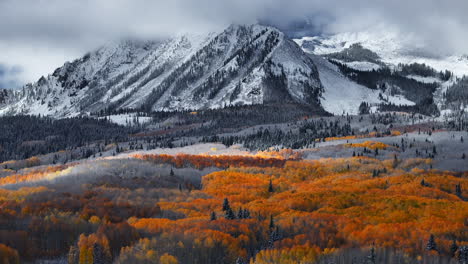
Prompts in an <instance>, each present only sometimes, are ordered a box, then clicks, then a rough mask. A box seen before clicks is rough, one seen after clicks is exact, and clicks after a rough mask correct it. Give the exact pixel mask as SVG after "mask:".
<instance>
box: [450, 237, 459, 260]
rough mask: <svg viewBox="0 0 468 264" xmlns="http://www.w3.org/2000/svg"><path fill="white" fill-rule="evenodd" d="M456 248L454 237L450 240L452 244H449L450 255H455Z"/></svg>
mask: <svg viewBox="0 0 468 264" xmlns="http://www.w3.org/2000/svg"><path fill="white" fill-rule="evenodd" d="M457 250H458V245H457V241H456V240H455V239H454V240H453V241H452V245H450V253H451V254H452V257H455V254H456V253H457Z"/></svg>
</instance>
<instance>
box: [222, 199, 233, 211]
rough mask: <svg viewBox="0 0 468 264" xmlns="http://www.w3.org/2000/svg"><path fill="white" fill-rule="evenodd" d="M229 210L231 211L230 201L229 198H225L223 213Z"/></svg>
mask: <svg viewBox="0 0 468 264" xmlns="http://www.w3.org/2000/svg"><path fill="white" fill-rule="evenodd" d="M228 209H231V206H230V205H229V200H228V198H224V200H223V211H227V210H228Z"/></svg>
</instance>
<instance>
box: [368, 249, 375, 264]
mask: <svg viewBox="0 0 468 264" xmlns="http://www.w3.org/2000/svg"><path fill="white" fill-rule="evenodd" d="M367 264H375V248H374V245H372V247H371V249H370V252H369V255H368V256H367Z"/></svg>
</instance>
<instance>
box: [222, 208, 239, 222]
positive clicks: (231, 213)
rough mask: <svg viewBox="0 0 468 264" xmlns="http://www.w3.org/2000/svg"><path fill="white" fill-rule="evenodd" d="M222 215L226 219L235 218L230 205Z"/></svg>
mask: <svg viewBox="0 0 468 264" xmlns="http://www.w3.org/2000/svg"><path fill="white" fill-rule="evenodd" d="M224 217H225V218H226V219H228V220H234V219H236V215H235V214H234V212H233V211H232V209H231V207H229V208H228V209H227V210H226V212H225V214H224Z"/></svg>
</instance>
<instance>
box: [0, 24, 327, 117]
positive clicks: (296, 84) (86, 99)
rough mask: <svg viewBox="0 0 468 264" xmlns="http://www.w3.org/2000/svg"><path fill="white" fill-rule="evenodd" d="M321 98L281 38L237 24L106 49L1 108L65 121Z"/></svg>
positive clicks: (302, 57) (311, 71) (298, 52)
mask: <svg viewBox="0 0 468 264" xmlns="http://www.w3.org/2000/svg"><path fill="white" fill-rule="evenodd" d="M321 93H322V86H321V83H320V80H319V79H318V72H317V69H316V67H315V65H314V63H313V61H312V60H311V59H310V58H309V57H308V56H307V54H306V53H304V51H303V50H302V49H301V48H300V47H298V46H297V45H296V44H295V43H294V42H292V41H291V40H288V39H287V38H285V36H284V34H283V33H281V32H280V31H278V30H276V29H274V28H271V27H265V26H260V25H250V26H242V25H233V26H230V27H229V28H227V29H226V30H224V31H223V32H214V33H210V34H206V35H191V34H187V35H181V36H176V37H174V38H171V39H168V40H164V41H150V42H139V41H123V42H120V43H116V44H110V45H107V46H105V47H103V48H101V49H99V50H97V51H94V52H92V53H89V54H87V55H86V56H84V57H83V58H81V59H78V60H76V61H74V62H71V63H66V64H65V65H64V66H63V67H61V68H59V69H57V70H56V71H55V72H54V73H53V74H51V75H49V76H47V77H43V78H41V79H40V80H39V81H38V82H37V83H34V84H30V85H26V86H25V87H23V89H22V90H20V91H19V92H17V93H15V94H14V96H12V97H11V100H10V101H9V103H8V104H4V105H3V106H1V105H0V114H19V113H25V114H41V115H48V116H53V117H65V116H76V115H83V114H85V115H86V114H90V113H92V112H98V111H102V110H118V109H129V108H130V109H141V110H146V111H150V110H157V111H175V110H184V109H206V108H220V107H224V106H227V105H234V104H235V105H243V104H262V103H268V102H287V101H291V102H296V103H302V104H308V105H313V106H315V107H319V99H318V98H319V97H320V95H321Z"/></svg>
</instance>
